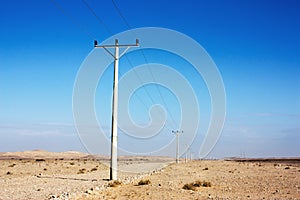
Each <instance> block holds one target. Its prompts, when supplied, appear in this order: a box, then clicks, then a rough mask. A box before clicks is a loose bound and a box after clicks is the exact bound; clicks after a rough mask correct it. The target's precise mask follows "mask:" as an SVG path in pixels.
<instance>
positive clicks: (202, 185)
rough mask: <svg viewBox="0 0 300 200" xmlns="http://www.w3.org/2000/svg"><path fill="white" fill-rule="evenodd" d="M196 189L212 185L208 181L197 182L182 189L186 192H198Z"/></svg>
mask: <svg viewBox="0 0 300 200" xmlns="http://www.w3.org/2000/svg"><path fill="white" fill-rule="evenodd" d="M196 187H211V183H210V182H208V181H195V182H193V183H187V184H185V185H184V186H183V187H182V189H185V190H196Z"/></svg>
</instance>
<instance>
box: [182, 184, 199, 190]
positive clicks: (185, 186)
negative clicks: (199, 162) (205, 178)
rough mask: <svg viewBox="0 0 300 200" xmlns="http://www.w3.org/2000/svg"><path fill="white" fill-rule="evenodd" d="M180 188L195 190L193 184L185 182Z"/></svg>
mask: <svg viewBox="0 0 300 200" xmlns="http://www.w3.org/2000/svg"><path fill="white" fill-rule="evenodd" d="M182 189H185V190H193V191H195V190H196V188H195V186H194V185H193V183H187V184H185V185H184V186H183V187H182Z"/></svg>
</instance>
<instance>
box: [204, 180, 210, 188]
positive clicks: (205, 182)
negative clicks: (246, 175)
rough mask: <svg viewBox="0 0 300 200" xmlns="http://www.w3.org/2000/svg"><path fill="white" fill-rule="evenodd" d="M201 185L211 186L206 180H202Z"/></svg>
mask: <svg viewBox="0 0 300 200" xmlns="http://www.w3.org/2000/svg"><path fill="white" fill-rule="evenodd" d="M202 186H203V187H211V183H210V182H208V181H203V183H202Z"/></svg>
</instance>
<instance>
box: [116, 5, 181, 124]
mask: <svg viewBox="0 0 300 200" xmlns="http://www.w3.org/2000/svg"><path fill="white" fill-rule="evenodd" d="M111 1H112V3H113V6H114V8H115V9H116V11H117V12H118V14H119V16H120V17H121V18H122V20H123V21H124V23H125V24H126V26H127V28H128V29H132V27H131V26H130V24H129V23H128V21H127V20H126V18H125V16H124V15H123V14H122V12H121V10H120V9H119V7H118V5H117V4H116V2H115V1H114V0H111ZM141 53H142V55H143V58H144V60H145V62H146V64H147V65H148V64H149V62H148V60H147V57H146V55H145V53H144V51H143V49H141ZM126 58H127V57H126ZM127 60H128V59H127ZM131 66H132V65H131ZM148 70H149V71H150V75H151V77H152V79H153V80H154V82H156V79H155V76H154V75H153V72H152V70H151V68H149V67H148ZM136 74H137V73H136ZM155 87H156V89H157V91H158V93H159V96H160V98H161V99H162V102H163V104H164V106H165V108H166V109H167V112H168V113H169V115H170V117H171V120H172V122H173V125H174V126H176V121H175V119H174V117H173V115H172V113H171V112H170V110H169V107H168V106H167V104H166V102H165V99H164V97H163V95H162V93H161V90H160V89H159V87H158V85H157V84H155ZM147 93H148V92H147ZM149 97H150V98H151V101H152V103H154V101H153V99H152V97H151V96H150V95H149Z"/></svg>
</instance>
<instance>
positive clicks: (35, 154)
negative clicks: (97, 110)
mask: <svg viewBox="0 0 300 200" xmlns="http://www.w3.org/2000/svg"><path fill="white" fill-rule="evenodd" d="M168 163H170V159H166V160H164V159H162V158H156V159H153V158H152V159H151V160H149V159H145V158H139V157H136V158H130V159H125V158H123V160H121V161H119V163H118V167H119V170H120V171H119V173H118V177H119V179H120V180H121V181H122V182H123V183H130V182H132V181H133V180H134V179H137V178H141V177H142V176H144V175H146V174H151V173H153V172H155V171H158V170H160V169H161V168H163V167H165V166H166V165H168ZM108 179H109V167H108V161H106V160H104V161H99V160H97V159H95V158H94V157H92V156H90V155H87V154H82V153H78V152H65V153H52V152H46V151H26V152H15V153H0V188H1V189H0V200H8V199H58V198H59V199H77V198H78V197H82V196H86V194H88V193H91V192H92V191H99V190H103V189H105V188H107V185H108V184H109V181H108Z"/></svg>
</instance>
